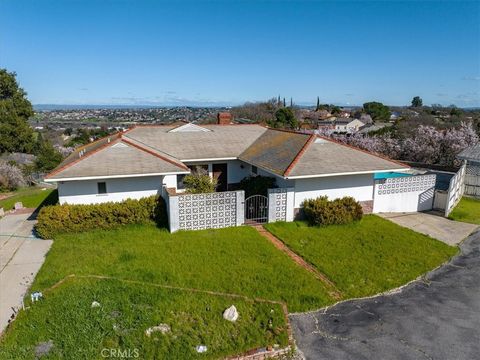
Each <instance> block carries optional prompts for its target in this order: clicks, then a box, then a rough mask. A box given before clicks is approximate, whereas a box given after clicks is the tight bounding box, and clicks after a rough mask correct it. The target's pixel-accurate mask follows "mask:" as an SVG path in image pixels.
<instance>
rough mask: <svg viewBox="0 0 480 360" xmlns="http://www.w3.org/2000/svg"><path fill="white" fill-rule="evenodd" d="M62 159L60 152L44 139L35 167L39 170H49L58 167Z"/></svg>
mask: <svg viewBox="0 0 480 360" xmlns="http://www.w3.org/2000/svg"><path fill="white" fill-rule="evenodd" d="M61 161H62V154H60V153H59V152H58V151H57V150H56V149H55V148H54V147H53V146H52V144H51V143H50V141H48V140H42V142H41V144H40V147H39V149H38V152H37V158H36V160H35V168H36V170H38V171H43V172H48V171H50V170H53V169H55V168H56V167H57V165H58V164H60V162H61Z"/></svg>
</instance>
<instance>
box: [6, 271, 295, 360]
mask: <svg viewBox="0 0 480 360" xmlns="http://www.w3.org/2000/svg"><path fill="white" fill-rule="evenodd" d="M93 301H97V302H99V303H100V304H101V306H100V307H98V308H92V307H91V304H92V302H93ZM232 304H234V305H235V306H236V307H237V309H238V312H239V314H240V316H239V318H238V320H237V321H236V322H235V323H232V322H229V321H226V320H224V319H223V317H222V313H223V311H224V310H225V309H226V308H227V307H229V306H231V305H232ZM28 306H29V309H28V310H27V311H24V312H21V313H20V314H19V316H18V318H17V319H16V320H15V322H14V323H13V325H12V327H10V328H9V329H8V330H7V334H6V336H5V338H4V341H3V342H2V344H1V347H0V358H1V359H25V360H27V359H31V360H33V359H35V358H36V357H35V347H36V346H37V345H38V344H40V343H42V342H47V341H49V340H51V341H53V344H54V346H53V348H52V350H51V351H50V353H49V354H48V356H45V358H48V359H101V358H102V350H103V349H114V351H116V350H118V349H119V350H121V351H126V352H128V351H130V354H132V355H133V354H135V353H137V356H136V358H140V359H167V358H168V359H216V358H221V357H225V356H227V355H232V354H239V353H241V352H245V351H247V350H250V349H253V348H257V347H262V346H266V345H274V344H279V345H280V346H282V347H284V346H286V345H287V344H288V334H287V331H286V323H285V318H284V315H283V312H282V309H281V306H280V305H277V304H269V303H263V302H258V301H247V300H244V299H233V298H230V297H225V296H216V295H210V294H202V293H196V294H191V293H186V292H184V291H179V290H169V289H161V288H158V287H154V286H149V285H142V284H130V283H124V282H120V281H116V280H96V279H81V278H74V279H69V280H67V281H66V282H65V283H63V284H62V285H60V286H59V287H58V288H56V289H55V290H53V291H51V292H47V293H45V294H44V299H43V300H40V301H38V302H35V303H29V304H28ZM161 323H165V324H168V325H170V327H171V332H170V333H167V334H161V333H153V334H152V335H151V336H150V337H147V336H146V335H145V330H146V329H147V328H149V327H152V326H156V325H158V324H161ZM201 344H202V345H206V346H207V347H208V350H207V352H206V353H205V354H198V353H197V352H196V351H195V347H196V346H197V345H201ZM105 351H107V354H108V350H103V353H105ZM42 359H43V357H42Z"/></svg>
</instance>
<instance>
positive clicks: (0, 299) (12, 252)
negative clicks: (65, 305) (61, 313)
mask: <svg viewBox="0 0 480 360" xmlns="http://www.w3.org/2000/svg"><path fill="white" fill-rule="evenodd" d="M34 224H35V220H34V219H33V217H32V214H19V215H7V216H5V217H4V218H2V219H0V333H1V332H2V331H3V330H4V329H5V327H6V326H7V325H8V323H9V321H10V320H11V319H12V318H13V317H14V316H15V313H16V312H17V311H18V309H19V308H21V307H22V300H23V297H24V296H25V294H26V292H27V290H28V288H29V287H30V285H31V283H32V282H33V279H34V278H35V275H36V274H37V272H38V270H39V269H40V267H41V266H42V264H43V261H44V260H45V255H46V254H47V252H48V250H49V249H50V246H51V245H52V241H51V240H41V239H37V238H36V237H35V235H34V233H33V226H34Z"/></svg>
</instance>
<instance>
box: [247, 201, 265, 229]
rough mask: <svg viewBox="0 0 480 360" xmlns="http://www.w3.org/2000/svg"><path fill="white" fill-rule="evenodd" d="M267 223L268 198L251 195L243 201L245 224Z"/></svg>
mask: <svg viewBox="0 0 480 360" xmlns="http://www.w3.org/2000/svg"><path fill="white" fill-rule="evenodd" d="M266 222H268V198H267V197H266V196H263V195H252V196H249V197H248V198H246V199H245V224H263V223H266Z"/></svg>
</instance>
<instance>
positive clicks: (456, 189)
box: [445, 163, 467, 216]
mask: <svg viewBox="0 0 480 360" xmlns="http://www.w3.org/2000/svg"><path fill="white" fill-rule="evenodd" d="M466 172H467V164H465V163H464V164H463V165H462V167H461V168H460V170H458V172H457V173H456V174H455V175H454V176H453V177H452V178H451V179H450V185H449V187H448V196H447V204H446V206H445V216H448V215H450V212H451V211H452V210H453V209H454V208H455V206H457V204H458V203H459V202H460V200H461V199H462V196H463V193H464V191H465V176H466Z"/></svg>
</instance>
